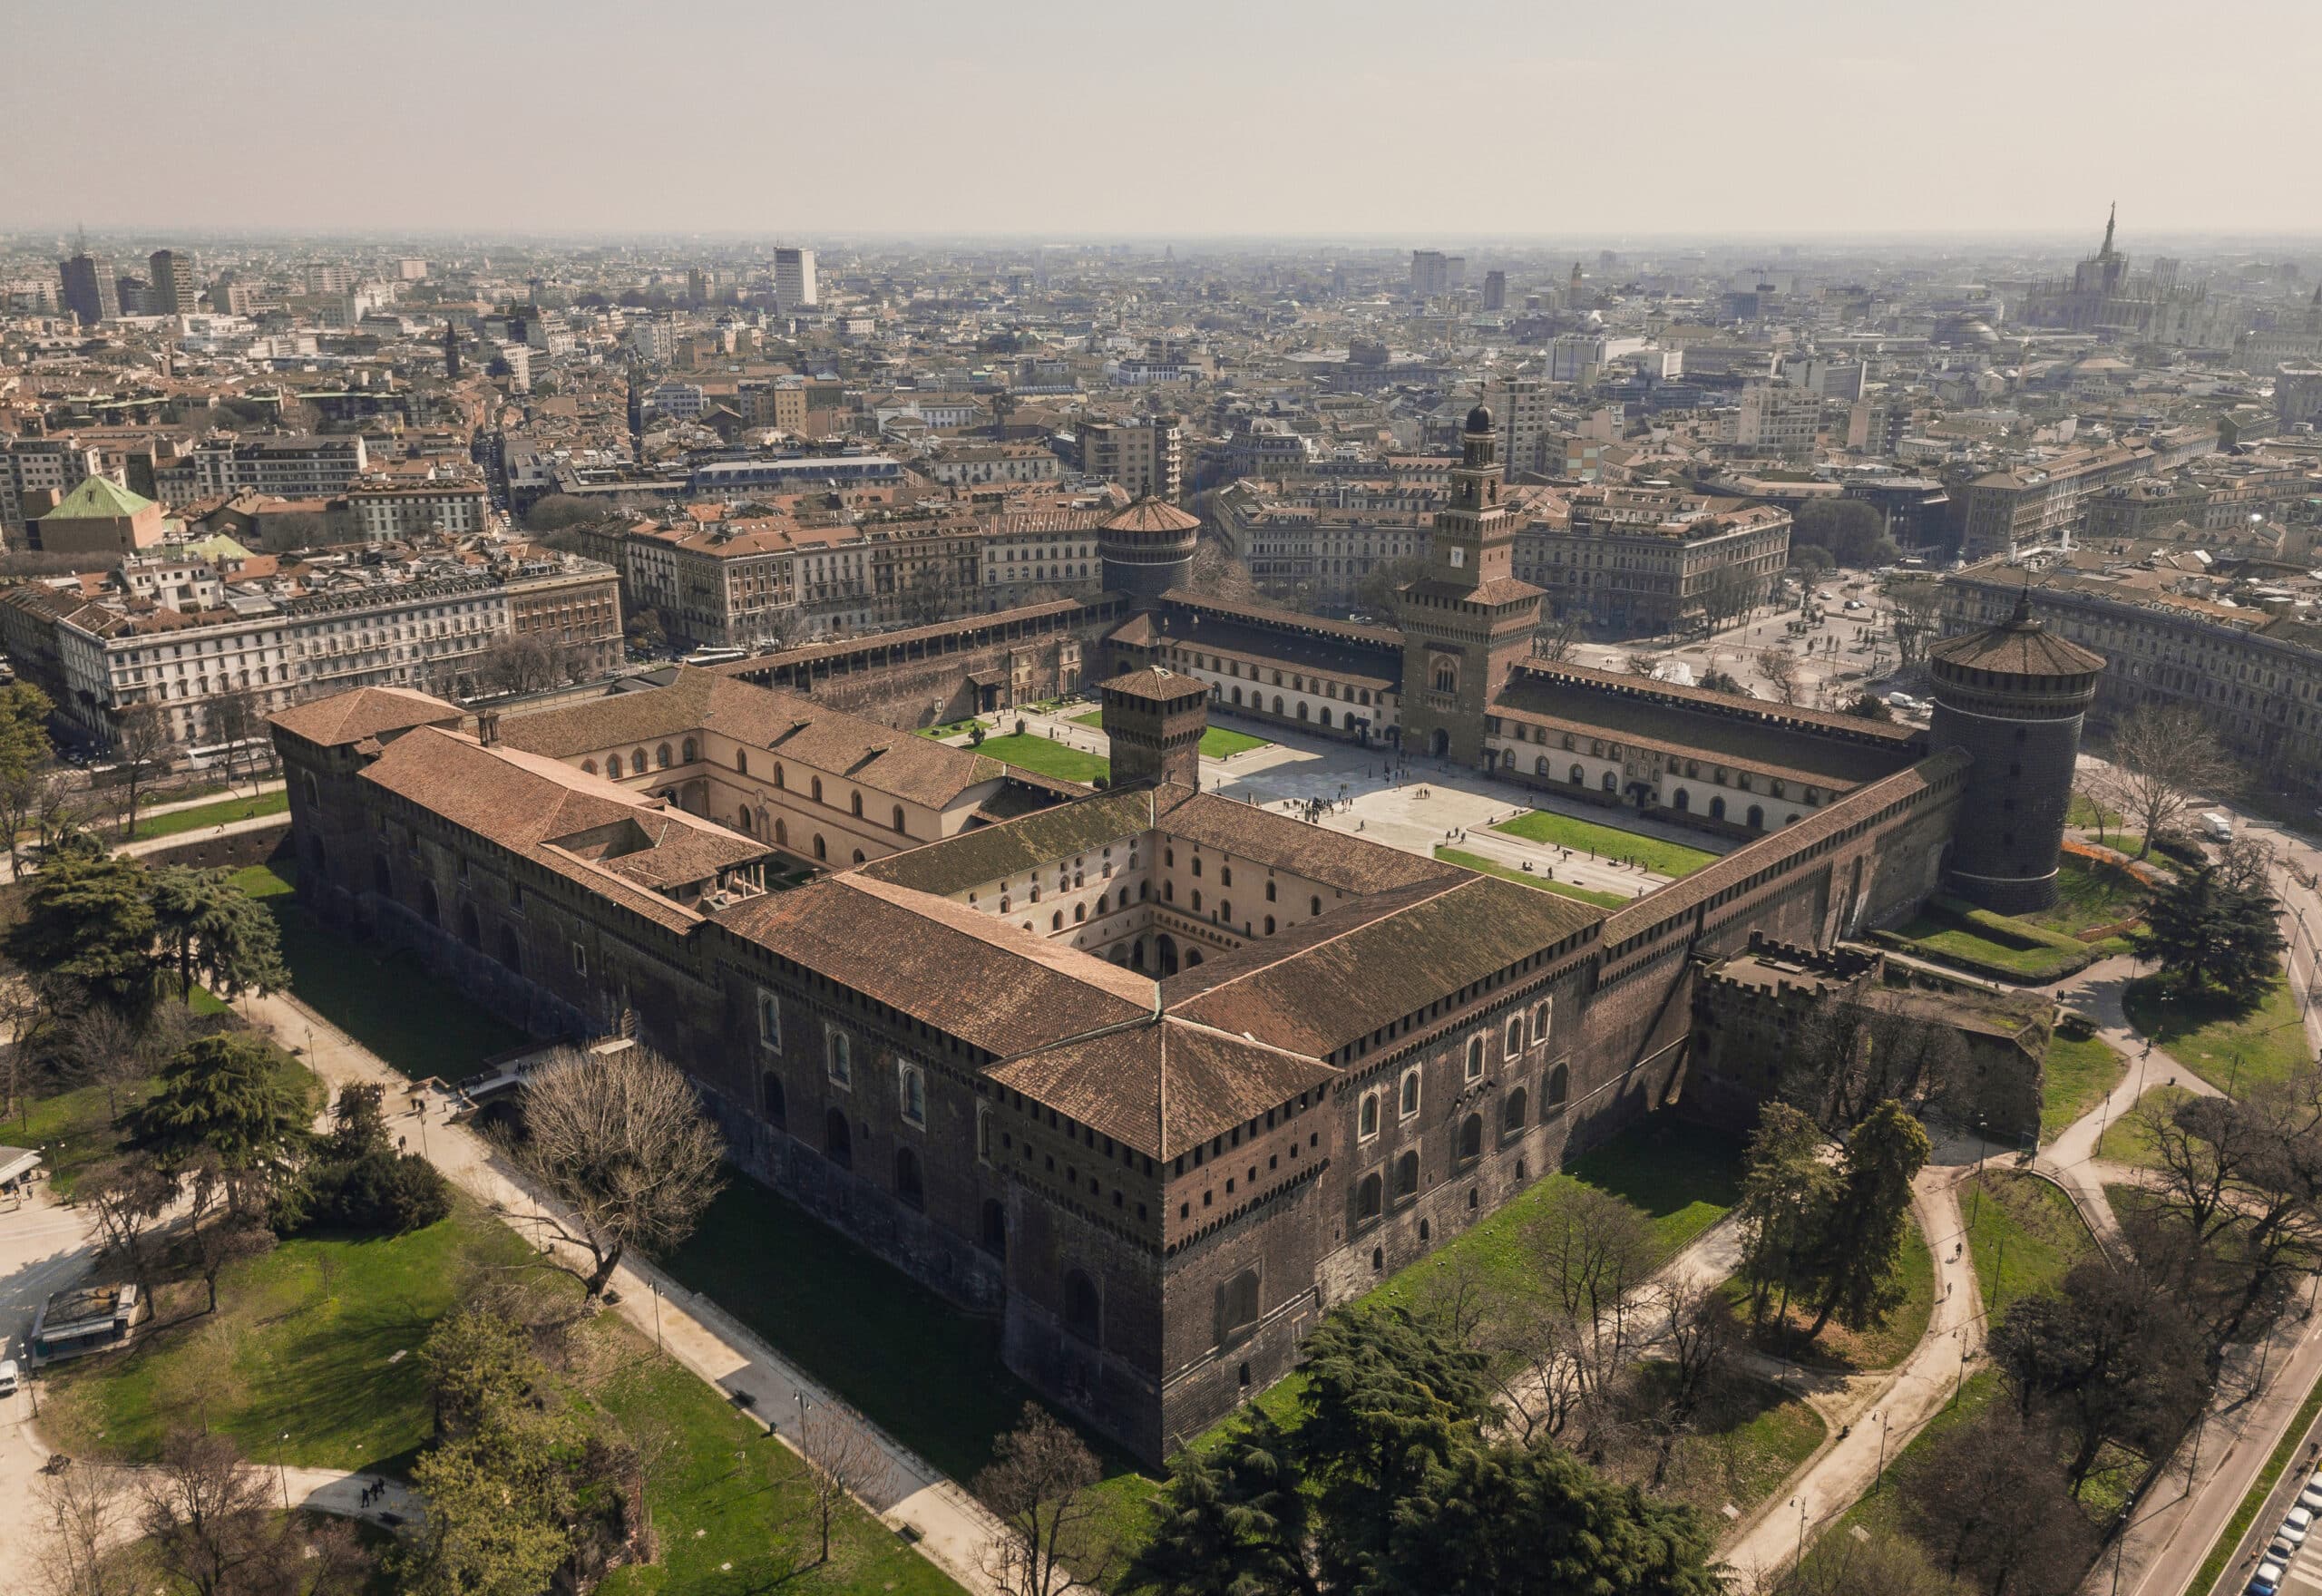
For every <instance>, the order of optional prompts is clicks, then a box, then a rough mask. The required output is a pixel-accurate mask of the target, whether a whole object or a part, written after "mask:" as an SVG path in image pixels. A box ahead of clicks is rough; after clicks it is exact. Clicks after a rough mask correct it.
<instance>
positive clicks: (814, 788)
mask: <svg viewBox="0 0 2322 1596" xmlns="http://www.w3.org/2000/svg"><path fill="white" fill-rule="evenodd" d="M807 795H808V796H809V797H811V798H813V799H814V801H815V803H821V802H822V801H823V778H822V777H820V776H816V777H815V779H814V780H813V782H812V783H809V787H808V794H807Z"/></svg>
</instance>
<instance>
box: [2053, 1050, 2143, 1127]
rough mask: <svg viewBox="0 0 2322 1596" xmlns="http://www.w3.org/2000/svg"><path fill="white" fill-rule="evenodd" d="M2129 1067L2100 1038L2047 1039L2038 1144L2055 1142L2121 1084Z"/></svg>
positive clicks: (2125, 1061) (2116, 1051)
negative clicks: (2066, 1128) (2076, 1039)
mask: <svg viewBox="0 0 2322 1596" xmlns="http://www.w3.org/2000/svg"><path fill="white" fill-rule="evenodd" d="M2128 1067H2129V1061H2128V1060H2127V1059H2125V1058H2123V1057H2122V1056H2121V1055H2120V1053H2119V1051H2118V1050H2116V1049H2115V1048H2114V1047H2113V1046H2112V1044H2111V1043H2109V1042H2107V1041H2105V1040H2104V1038H2102V1036H2088V1037H2084V1038H2083V1039H2081V1040H2079V1041H2073V1040H2070V1039H2068V1038H2066V1037H2063V1036H2052V1037H2050V1038H2049V1040H2048V1056H2047V1059H2046V1061H2045V1063H2044V1066H2043V1067H2042V1081H2041V1087H2040V1140H2041V1142H2042V1143H2049V1142H2053V1141H2054V1140H2055V1139H2056V1137H2057V1136H2058V1135H2059V1134H2062V1133H2063V1129H2064V1127H2065V1126H2066V1125H2069V1124H2072V1123H2073V1121H2074V1120H2076V1119H2078V1118H2079V1117H2080V1116H2081V1115H2082V1114H2086V1113H2087V1112H2088V1111H2089V1110H2090V1109H2092V1108H2093V1107H2095V1106H2096V1105H2097V1104H2098V1103H2100V1102H2102V1100H2103V1097H2104V1095H2105V1094H2106V1093H2107V1092H2110V1091H2111V1090H2112V1088H2113V1087H2115V1086H2117V1085H2120V1084H2121V1077H2122V1075H2125V1074H2126V1073H2128Z"/></svg>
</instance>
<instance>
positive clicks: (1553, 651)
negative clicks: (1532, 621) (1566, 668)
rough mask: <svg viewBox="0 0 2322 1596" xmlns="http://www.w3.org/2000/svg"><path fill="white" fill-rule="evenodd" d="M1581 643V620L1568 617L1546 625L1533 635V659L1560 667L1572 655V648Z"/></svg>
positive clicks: (1572, 616)
mask: <svg viewBox="0 0 2322 1596" xmlns="http://www.w3.org/2000/svg"><path fill="white" fill-rule="evenodd" d="M1578 641H1580V618H1579V617H1578V616H1576V615H1567V616H1565V617H1563V618H1561V619H1557V620H1552V621H1548V622H1546V623H1544V624H1543V625H1542V626H1541V628H1540V629H1539V630H1538V631H1537V632H1534V633H1533V634H1532V657H1533V658H1535V659H1540V660H1546V662H1547V663H1548V664H1550V665H1560V664H1562V663H1563V662H1564V660H1565V659H1566V657H1569V656H1570V655H1571V653H1572V646H1573V645H1574V644H1575V643H1577V642H1578Z"/></svg>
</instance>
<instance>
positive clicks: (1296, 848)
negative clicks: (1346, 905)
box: [1154, 783, 1466, 893]
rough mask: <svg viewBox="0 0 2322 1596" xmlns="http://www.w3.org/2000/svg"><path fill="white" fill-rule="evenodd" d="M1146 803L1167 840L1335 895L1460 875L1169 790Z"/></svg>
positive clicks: (1342, 835) (1452, 868) (1453, 868)
mask: <svg viewBox="0 0 2322 1596" xmlns="http://www.w3.org/2000/svg"><path fill="white" fill-rule="evenodd" d="M1154 801H1155V809H1156V818H1155V822H1154V823H1155V825H1156V827H1158V828H1159V830H1161V831H1162V832H1166V834H1167V835H1169V836H1172V837H1175V838H1177V839H1178V840H1179V841H1181V842H1193V843H1197V844H1199V845H1200V846H1202V847H1204V848H1215V849H1217V850H1218V851H1219V852H1225V853H1231V854H1234V855H1235V856H1236V857H1238V858H1242V859H1249V860H1254V861H1258V862H1260V863H1262V864H1269V865H1272V866H1273V868H1274V869H1276V870H1280V871H1289V872H1290V873H1291V874H1293V875H1299V876H1304V877H1306V878H1307V879H1308V880H1310V881H1320V882H1322V884H1323V885H1324V886H1326V887H1336V888H1337V889H1338V890H1341V891H1342V892H1358V893H1368V892H1386V891H1392V890H1395V889H1397V888H1400V887H1408V886H1410V885H1412V884H1413V883H1415V882H1421V881H1457V880H1458V879H1459V877H1460V876H1462V875H1464V874H1465V873H1466V872H1465V871H1461V870H1460V869H1459V867H1458V866H1457V865H1450V864H1443V863H1439V862H1438V861H1435V860H1432V859H1422V858H1421V857H1420V856H1419V855H1418V854H1416V853H1406V852H1403V851H1402V850H1401V849H1400V848H1389V847H1385V846H1383V845H1381V844H1380V843H1377V842H1366V841H1365V840H1363V839H1362V838H1361V837H1351V836H1349V835H1348V834H1347V833H1346V832H1334V831H1332V830H1331V829H1330V828H1329V827H1328V826H1316V825H1309V824H1307V823H1306V822H1304V821H1301V820H1293V819H1291V818H1290V817H1289V816H1288V815H1286V814H1276V813H1273V811H1272V810H1268V809H1259V808H1256V807H1254V805H1251V804H1247V803H1235V802H1234V800H1233V799H1231V798H1222V797H1220V796H1218V795H1217V794H1216V793H1196V792H1195V791H1193V790H1192V789H1191V788H1189V787H1185V786H1180V785H1178V784H1177V783H1163V784H1162V785H1160V786H1158V787H1156V789H1155V792H1154Z"/></svg>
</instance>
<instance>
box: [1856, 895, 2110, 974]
mask: <svg viewBox="0 0 2322 1596" xmlns="http://www.w3.org/2000/svg"><path fill="white" fill-rule="evenodd" d="M1992 919H1993V920H1995V921H2005V920H2006V917H2005V916H1998V915H1995V916H1993V917H1992ZM2012 924H2013V925H2014V926H2015V927H2020V928H2021V929H2022V931H2023V936H2022V937H2021V939H2015V940H2003V939H2001V937H2000V936H1997V935H1987V934H1986V933H1985V931H1983V930H1980V929H1977V928H1976V926H1974V925H1973V924H1971V923H1969V922H1968V921H1966V920H1961V919H1959V918H1957V917H1956V916H1955V915H1952V914H1948V913H1946V912H1945V911H1944V910H1941V909H1939V908H1937V907H1935V906H1932V905H1930V906H1929V907H1928V908H1927V909H1926V910H1922V911H1921V912H1920V913H1919V914H1918V915H1917V916H1916V917H1915V918H1913V919H1912V920H1908V921H1907V922H1906V923H1905V924H1903V925H1902V926H1900V927H1898V928H1897V929H1896V931H1895V935H1896V936H1897V937H1898V938H1899V939H1902V940H1903V941H1905V942H1907V943H1908V944H1909V945H1910V948H1911V950H1912V951H1914V952H1917V953H1919V954H1921V955H1923V956H1925V957H1927V958H1928V959H1935V960H1936V961H1937V962H1938V963H1943V964H1956V965H1959V966H1961V967H1963V968H1967V969H1970V970H1989V971H1990V972H1992V973H1994V974H1996V975H2015V976H2022V977H2024V978H2025V979H2027V980H2031V981H2051V980H2055V979H2057V978H2060V977H2063V976H2065V975H2068V974H2070V973H2071V972H2072V971H2073V970H2075V969H2080V968H2085V967H2086V965H2087V963H2088V960H2089V958H2090V952H2089V949H2086V948H2084V947H2083V946H2082V945H2081V944H2080V943H2078V942H2077V941H2074V940H2073V939H2070V938H2068V937H2065V936H2063V934H2062V933H2060V932H2055V931H2049V930H2046V929H2043V928H2041V927H2037V926H2034V925H2031V924H2029V923H2028V922H2025V921H2021V920H2017V921H2014V922H2012Z"/></svg>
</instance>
